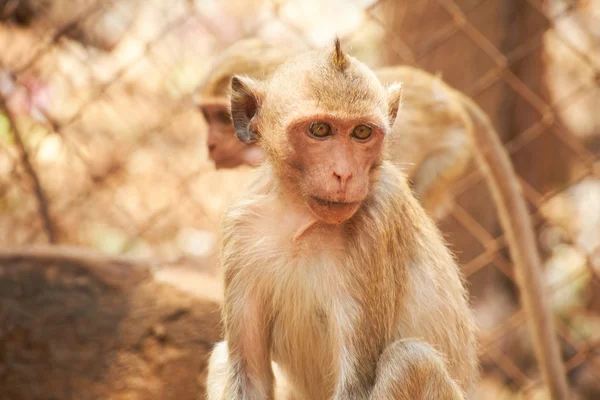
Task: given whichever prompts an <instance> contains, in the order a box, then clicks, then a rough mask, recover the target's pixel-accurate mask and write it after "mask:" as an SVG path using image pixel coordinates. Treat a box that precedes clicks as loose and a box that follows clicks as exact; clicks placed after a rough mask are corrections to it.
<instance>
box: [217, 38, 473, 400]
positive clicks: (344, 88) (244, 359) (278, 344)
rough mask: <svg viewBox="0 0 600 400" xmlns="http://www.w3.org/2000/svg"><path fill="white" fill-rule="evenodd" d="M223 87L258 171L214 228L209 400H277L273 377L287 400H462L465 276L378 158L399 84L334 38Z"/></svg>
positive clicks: (393, 169) (468, 355)
mask: <svg viewBox="0 0 600 400" xmlns="http://www.w3.org/2000/svg"><path fill="white" fill-rule="evenodd" d="M230 93H231V104H230V109H231V116H232V120H233V125H234V127H235V132H236V135H237V137H238V138H239V139H240V140H241V141H242V142H244V143H249V144H252V143H258V144H259V145H260V147H261V148H262V149H264V150H265V162H264V163H263V164H261V166H260V167H259V168H257V169H256V171H255V172H256V175H255V178H254V179H255V180H254V181H253V182H251V183H250V184H249V185H248V187H247V188H246V190H245V192H244V193H243V194H242V195H240V197H239V199H237V200H236V201H234V202H233V204H231V205H230V207H229V208H228V210H227V211H226V213H225V215H224V217H223V221H222V227H221V235H222V236H221V240H222V242H221V247H220V259H221V263H222V266H223V273H224V304H223V310H222V314H223V322H224V341H222V342H220V343H219V344H217V345H216V347H215V348H214V350H213V352H212V354H211V356H210V361H209V372H208V381H207V392H208V399H209V400H217V399H219V400H223V399H228V400H236V399H268V400H271V399H274V398H275V397H274V396H275V393H276V392H275V387H276V385H279V383H280V382H283V384H284V385H285V388H286V390H283V391H280V390H279V387H278V389H277V394H278V395H279V396H280V397H278V398H279V399H288V400H291V399H293V400H302V399H314V400H320V399H335V400H341V399H406V400H408V399H411V400H412V399H414V400H418V399H440V400H445V399H465V398H466V396H468V395H470V393H471V392H472V389H473V386H474V384H475V382H476V380H477V377H478V366H477V364H478V362H477V351H476V350H477V346H476V339H475V324H474V320H473V315H472V313H471V311H470V309H469V306H468V301H467V296H466V290H465V287H464V282H463V278H462V276H461V272H460V269H459V267H458V265H457V263H456V261H455V259H454V257H453V256H452V254H451V253H450V251H449V249H448V248H447V246H446V245H445V243H444V240H443V238H442V235H441V233H440V231H439V230H438V228H437V227H436V225H435V223H434V222H433V220H432V219H431V218H430V217H429V216H428V215H427V214H426V212H425V210H424V209H423V207H422V206H421V205H420V203H419V202H418V201H417V200H416V198H415V197H414V195H413V194H412V191H411V190H410V188H409V186H408V184H407V178H406V175H405V174H404V173H403V172H402V170H401V169H400V168H399V167H398V166H397V165H395V164H394V163H393V162H390V160H389V159H388V157H387V152H386V151H385V149H386V147H387V146H388V142H389V138H390V135H393V134H394V132H392V130H391V126H392V125H393V124H394V121H395V120H396V118H397V116H398V115H399V109H400V104H401V97H402V85H401V84H394V85H390V86H387V87H386V86H384V85H383V84H382V83H381V82H380V81H379V80H378V79H377V77H376V75H375V74H374V73H373V71H372V70H371V69H369V68H368V67H367V66H366V65H365V64H363V63H362V62H360V61H359V60H357V59H356V58H354V57H352V56H350V55H348V54H346V53H345V52H344V51H343V50H342V49H341V46H340V42H339V40H338V39H336V40H335V42H334V46H333V48H329V47H328V48H324V49H318V50H312V51H308V52H303V53H300V54H298V55H295V56H293V57H291V58H289V59H288V60H286V61H285V62H284V63H283V64H281V65H280V66H279V67H277V68H276V69H275V70H274V71H273V72H272V74H270V76H269V77H268V78H267V79H265V80H256V79H251V78H248V77H242V76H239V75H234V76H233V78H232V79H231V86H230ZM398 118H402V116H401V115H400V116H399V117H398ZM274 366H275V367H274ZM275 373H277V378H276V377H275ZM280 378H281V381H280Z"/></svg>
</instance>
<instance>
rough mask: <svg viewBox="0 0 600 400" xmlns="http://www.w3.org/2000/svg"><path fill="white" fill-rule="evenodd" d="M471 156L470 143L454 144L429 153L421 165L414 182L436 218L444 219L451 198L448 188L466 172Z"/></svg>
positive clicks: (417, 191) (419, 196)
mask: <svg viewBox="0 0 600 400" xmlns="http://www.w3.org/2000/svg"><path fill="white" fill-rule="evenodd" d="M470 158H471V152H470V148H469V147H468V146H452V147H448V148H444V149H442V150H438V151H435V152H433V153H432V154H428V155H427V157H426V158H425V159H424V160H423V162H422V163H421V164H420V165H419V166H418V167H417V170H416V171H415V173H414V175H413V177H412V182H413V183H412V186H413V190H414V192H415V194H416V196H417V197H418V198H419V200H420V201H421V204H422V205H423V207H424V208H425V209H426V210H427V211H428V212H429V213H430V215H431V216H432V217H433V218H434V219H441V218H443V217H444V215H445V213H446V211H447V210H446V208H447V207H445V206H446V205H447V204H446V202H447V201H450V197H449V194H448V189H449V188H450V185H451V184H452V183H453V182H454V181H456V180H457V179H458V178H459V177H460V176H461V175H462V173H463V172H464V170H465V167H466V166H467V163H468V161H469V159H470Z"/></svg>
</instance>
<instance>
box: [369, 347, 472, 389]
mask: <svg viewBox="0 0 600 400" xmlns="http://www.w3.org/2000/svg"><path fill="white" fill-rule="evenodd" d="M370 398H371V400H387V399H395V400H433V399H435V400H463V399H464V398H465V397H464V394H463V392H462V390H461V389H460V387H459V386H458V384H457V383H456V382H455V381H454V380H453V379H452V378H451V377H450V375H449V374H448V371H447V370H446V367H445V365H444V362H443V360H442V358H441V357H440V355H439V354H438V353H437V352H436V351H435V350H434V349H433V347H431V346H429V345H428V344H426V343H424V342H420V341H418V340H400V341H397V342H395V343H392V344H391V345H389V346H388V347H387V348H386V349H385V350H384V352H383V353H382V354H381V357H380V358H379V361H378V363H377V375H376V378H375V385H374V386H373V391H372V392H371V397H370Z"/></svg>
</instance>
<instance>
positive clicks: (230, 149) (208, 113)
mask: <svg viewBox="0 0 600 400" xmlns="http://www.w3.org/2000/svg"><path fill="white" fill-rule="evenodd" d="M291 54H292V53H291V51H290V50H288V49H283V48H275V47H273V46H269V45H268V44H266V43H265V42H263V41H261V40H259V39H246V40H241V41H238V42H236V43H235V44H234V45H233V46H231V47H229V48H228V49H227V50H225V51H224V52H223V53H222V54H221V55H220V56H219V57H218V58H217V60H216V61H215V62H214V63H213V66H212V68H211V70H210V72H209V73H208V75H207V78H206V79H205V81H204V82H203V83H202V85H201V88H202V89H201V91H200V93H199V96H198V98H197V105H198V107H199V109H200V111H201V112H202V114H203V116H204V118H205V120H206V122H207V124H208V135H207V148H208V154H209V157H210V158H211V160H212V161H213V162H214V163H215V167H216V168H217V169H221V168H223V169H225V168H235V167H238V166H240V165H251V166H257V165H258V164H260V163H261V162H262V161H263V158H264V152H263V150H262V149H261V148H260V147H259V146H258V145H256V144H244V143H242V142H241V141H239V140H238V138H237V137H236V136H235V132H234V129H233V124H232V122H231V117H230V114H229V100H228V98H227V90H228V89H229V82H230V81H231V77H232V76H233V75H234V74H238V75H246V76H248V77H252V78H258V79H264V78H266V77H267V76H268V75H269V74H270V73H271V72H272V71H273V70H274V69H275V68H276V67H277V66H278V65H280V64H281V63H282V62H283V61H284V60H285V59H286V58H288V57H289V56H290V55H291Z"/></svg>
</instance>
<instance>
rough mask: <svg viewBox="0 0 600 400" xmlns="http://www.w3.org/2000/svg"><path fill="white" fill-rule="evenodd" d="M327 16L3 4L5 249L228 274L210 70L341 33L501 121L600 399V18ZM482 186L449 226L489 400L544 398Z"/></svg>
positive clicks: (243, 9)
mask: <svg viewBox="0 0 600 400" xmlns="http://www.w3.org/2000/svg"><path fill="white" fill-rule="evenodd" d="M320 3H323V2H318V1H316V0H310V1H297V0H278V1H262V0H252V1H246V2H240V1H234V0H230V1H225V2H218V1H216V0H174V1H171V2H163V1H159V0H148V1H143V2H142V1H140V0H120V1H95V0H76V1H74V2H69V1H67V0H54V1H46V2H37V3H35V2H28V1H25V0H23V1H16V2H11V1H3V2H2V1H0V15H1V16H2V24H1V25H0V48H1V49H2V53H1V54H0V73H1V76H0V94H1V96H0V99H1V101H0V106H2V113H0V210H1V215H2V218H0V243H1V246H2V247H7V248H9V247H15V246H30V245H33V244H37V243H56V244H63V243H68V244H78V245H83V246H89V247H95V248H99V249H101V250H103V251H106V252H109V253H127V254H137V255H143V256H149V257H153V258H155V259H158V260H161V261H162V262H163V263H164V265H165V266H169V265H174V264H177V265H183V264H186V265H192V266H194V267H197V266H198V265H203V266H205V267H204V269H206V270H207V271H214V270H215V268H214V257H213V256H214V249H215V234H214V232H215V230H216V227H217V224H218V220H219V214H220V212H221V211H222V210H223V208H224V207H225V205H226V204H227V202H228V201H229V200H230V199H231V197H232V196H233V195H235V193H236V192H237V190H238V189H239V186H240V184H241V183H242V182H243V181H244V179H246V172H247V171H245V170H244V169H241V170H235V171H223V170H219V171H216V170H215V169H214V167H213V166H212V164H211V163H210V161H209V160H208V157H207V151H206V148H205V147H206V146H205V140H206V136H205V135H206V126H205V122H204V120H203V119H202V116H201V114H200V113H199V112H198V111H197V110H196V109H195V105H194V102H193V97H194V95H195V93H196V91H197V89H198V85H199V84H200V82H201V80H202V78H203V75H204V74H205V73H206V71H207V68H208V66H209V65H210V62H211V60H212V57H214V56H215V55H216V54H218V53H219V52H220V51H222V50H223V49H224V48H225V47H227V46H228V45H229V44H232V43H233V42H235V41H236V40H239V39H242V38H245V37H249V36H256V35H257V36H262V37H269V38H271V39H273V38H275V39H274V40H278V41H279V42H280V43H288V42H289V43H294V44H295V45H298V46H299V47H303V48H311V47H318V46H322V45H324V44H326V43H328V42H329V41H331V39H332V38H333V36H334V35H338V36H340V37H341V39H342V43H343V45H344V46H345V47H346V48H347V49H348V51H349V52H350V53H352V54H355V55H357V56H358V57H359V58H361V59H362V60H364V61H365V62H367V64H369V65H370V66H373V67H378V66H383V65H391V64H396V63H401V64H408V65H413V66H415V67H419V68H423V69H425V70H428V71H430V72H433V73H439V74H441V75H442V77H443V78H444V79H445V80H446V81H447V82H448V83H449V84H451V85H452V86H454V87H456V88H458V89H460V90H463V91H464V92H465V93H466V94H468V95H469V96H471V97H473V98H474V99H475V100H476V101H477V102H478V103H479V104H480V105H481V106H482V107H483V108H484V109H485V110H486V111H487V112H488V113H489V115H490V117H491V118H492V120H493V122H494V124H495V126H496V127H497V129H498V132H499V135H500V137H501V139H502V141H503V143H504V145H505V148H506V150H507V151H508V152H509V154H510V156H511V158H512V161H513V163H514V165H515V168H516V170H517V172H518V174H519V179H520V182H519V183H520V184H521V186H522V190H523V194H524V196H525V198H526V200H527V202H528V206H529V210H530V212H531V215H532V217H533V220H534V222H535V228H536V233H537V238H538V241H539V243H538V244H539V249H540V251H541V253H542V255H543V258H544V268H545V269H544V279H545V283H546V284H547V287H548V289H549V293H550V296H551V299H550V301H551V304H552V307H553V311H554V316H555V322H556V326H557V331H556V334H557V337H558V338H559V340H560V343H561V349H562V354H563V359H564V365H565V368H566V370H567V371H568V376H569V381H570V384H571V386H573V387H574V388H575V389H576V391H577V392H578V394H579V395H580V396H581V398H595V397H594V396H598V395H600V385H599V384H598V382H600V347H599V346H600V276H599V272H600V139H599V138H600V117H598V112H597V110H598V109H599V108H598V106H599V104H600V31H599V30H598V26H600V2H598V1H593V0H587V1H586V0H579V1H566V0H565V1H558V0H556V1H547V2H542V1H540V0H527V1H516V0H515V1H500V0H460V1H459V0H456V1H452V0H435V1H421V2H409V1H393V0H378V1H373V0H353V1H341V0H336V1H331V2H329V4H328V5H326V6H325V5H323V4H320ZM27 6H29V10H28V9H27ZM19 7H21V8H19ZM482 179H483V178H482V175H481V172H480V171H479V169H478V168H477V166H476V165H475V164H473V165H472V166H471V167H470V168H469V171H468V173H467V174H465V176H464V177H463V178H462V179H460V181H459V182H457V184H455V185H454V186H453V195H454V198H455V205H454V207H453V209H452V211H451V213H450V215H449V216H448V217H446V218H445V219H444V220H443V221H441V222H440V227H441V229H442V230H443V232H444V233H445V236H446V238H447V240H448V242H449V243H450V245H451V246H452V248H453V250H454V251H455V252H456V254H457V256H458V258H459V260H460V262H461V264H462V266H463V268H464V271H465V274H466V275H467V276H468V278H469V282H470V288H471V294H472V296H471V297H472V303H473V307H474V309H475V310H476V314H477V316H478V322H479V325H480V328H481V332H480V344H481V352H480V356H481V364H482V373H483V380H482V383H481V385H480V389H479V391H478V393H479V398H516V397H517V396H525V397H527V398H529V397H534V396H535V395H537V394H538V393H539V392H540V391H541V390H543V388H542V387H541V383H540V377H539V371H538V369H537V367H536V363H535V361H534V359H533V353H532V350H531V343H530V340H529V338H528V335H527V333H526V331H525V323H526V316H525V315H524V313H523V311H522V310H521V308H520V306H519V301H518V300H519V299H518V297H519V296H518V291H517V290H516V286H515V281H514V279H515V278H514V273H513V268H512V264H511V260H510V255H509V253H508V250H507V245H506V240H505V238H504V235H503V232H502V230H501V228H500V226H499V224H498V218H497V215H496V213H495V211H494V210H493V203H492V200H491V197H490V195H489V193H488V191H487V188H486V185H485V182H483V181H482ZM519 398H520V397H519Z"/></svg>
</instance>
